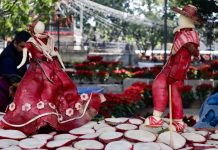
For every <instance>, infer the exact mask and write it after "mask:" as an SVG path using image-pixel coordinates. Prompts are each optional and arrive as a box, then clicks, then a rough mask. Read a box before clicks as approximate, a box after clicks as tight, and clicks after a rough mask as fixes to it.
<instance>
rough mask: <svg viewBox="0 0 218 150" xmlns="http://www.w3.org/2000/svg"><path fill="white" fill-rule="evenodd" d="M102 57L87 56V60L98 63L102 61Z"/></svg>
mask: <svg viewBox="0 0 218 150" xmlns="http://www.w3.org/2000/svg"><path fill="white" fill-rule="evenodd" d="M102 59H103V57H102V56H90V55H89V56H87V60H88V61H89V62H98V61H102Z"/></svg>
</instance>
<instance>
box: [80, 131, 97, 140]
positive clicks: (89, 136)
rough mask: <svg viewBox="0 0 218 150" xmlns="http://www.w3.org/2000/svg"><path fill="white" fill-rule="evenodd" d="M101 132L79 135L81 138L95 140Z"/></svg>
mask: <svg viewBox="0 0 218 150" xmlns="http://www.w3.org/2000/svg"><path fill="white" fill-rule="evenodd" d="M100 134H101V133H98V132H96V133H90V134H85V135H82V136H80V137H79V139H80V140H95V139H97V138H98V136H99V135H100Z"/></svg>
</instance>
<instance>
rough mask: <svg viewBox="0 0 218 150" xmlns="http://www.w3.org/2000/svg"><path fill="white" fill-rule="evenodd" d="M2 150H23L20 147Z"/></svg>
mask: <svg viewBox="0 0 218 150" xmlns="http://www.w3.org/2000/svg"><path fill="white" fill-rule="evenodd" d="M2 150H22V149H21V148H20V147H19V146H10V147H8V148H3V149H2Z"/></svg>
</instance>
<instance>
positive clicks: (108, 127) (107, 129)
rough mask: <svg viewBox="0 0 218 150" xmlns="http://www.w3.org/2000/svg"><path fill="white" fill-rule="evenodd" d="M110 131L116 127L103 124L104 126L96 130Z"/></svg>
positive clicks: (101, 131) (100, 131) (99, 131)
mask: <svg viewBox="0 0 218 150" xmlns="http://www.w3.org/2000/svg"><path fill="white" fill-rule="evenodd" d="M112 131H114V132H115V131H116V128H115V127H111V126H105V127H102V128H100V129H98V130H97V131H96V132H98V133H104V132H112Z"/></svg>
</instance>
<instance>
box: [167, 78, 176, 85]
mask: <svg viewBox="0 0 218 150" xmlns="http://www.w3.org/2000/svg"><path fill="white" fill-rule="evenodd" d="M176 81H177V80H176V79H174V78H171V77H167V83H168V84H173V83H174V82H176Z"/></svg>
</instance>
